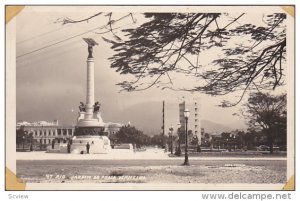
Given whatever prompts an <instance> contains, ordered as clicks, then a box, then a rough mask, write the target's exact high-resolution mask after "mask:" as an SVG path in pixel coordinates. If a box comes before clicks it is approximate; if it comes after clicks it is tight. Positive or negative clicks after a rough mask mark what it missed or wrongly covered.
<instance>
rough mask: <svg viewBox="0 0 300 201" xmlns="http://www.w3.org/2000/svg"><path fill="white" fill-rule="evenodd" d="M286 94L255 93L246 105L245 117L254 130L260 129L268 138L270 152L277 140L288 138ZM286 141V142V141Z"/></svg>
mask: <svg viewBox="0 0 300 201" xmlns="http://www.w3.org/2000/svg"><path fill="white" fill-rule="evenodd" d="M286 104H287V99H286V94H281V95H277V96H276V95H271V94H269V93H265V94H264V93H260V92H258V93H253V94H251V95H250V97H249V99H248V103H246V104H245V105H244V112H245V113H244V116H245V117H246V118H247V119H248V123H249V125H250V127H252V128H257V127H258V128H260V129H261V130H262V132H264V133H265V134H266V136H267V140H268V142H269V144H270V151H271V153H272V152H273V144H274V141H275V140H276V139H281V140H282V138H286V134H287V133H286V132H287V130H286V126H287V124H286V123H287V111H286ZM285 141H286V140H285Z"/></svg>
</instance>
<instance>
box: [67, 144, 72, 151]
mask: <svg viewBox="0 0 300 201" xmlns="http://www.w3.org/2000/svg"><path fill="white" fill-rule="evenodd" d="M67 148H68V153H71V143H70V142H68V144H67Z"/></svg>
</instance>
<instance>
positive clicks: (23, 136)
mask: <svg viewBox="0 0 300 201" xmlns="http://www.w3.org/2000/svg"><path fill="white" fill-rule="evenodd" d="M22 138H23V151H24V144H25V136H24V135H23V137H22Z"/></svg>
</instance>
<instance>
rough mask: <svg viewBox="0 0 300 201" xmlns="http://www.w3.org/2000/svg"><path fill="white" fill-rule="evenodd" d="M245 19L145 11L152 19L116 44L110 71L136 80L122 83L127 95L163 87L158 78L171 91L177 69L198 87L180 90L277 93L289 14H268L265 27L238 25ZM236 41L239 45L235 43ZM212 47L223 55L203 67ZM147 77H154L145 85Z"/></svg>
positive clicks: (212, 14) (215, 15)
mask: <svg viewBox="0 0 300 201" xmlns="http://www.w3.org/2000/svg"><path fill="white" fill-rule="evenodd" d="M245 15H247V14H245V13H242V14H240V15H237V16H235V17H231V16H229V14H226V13H146V14H145V17H146V18H148V19H149V21H147V22H145V23H143V24H142V25H140V26H139V27H137V28H134V29H126V30H123V31H124V32H125V35H126V37H127V38H128V39H127V40H123V41H121V42H118V41H114V42H112V44H113V45H112V49H114V50H115V51H116V52H117V53H116V54H115V55H114V56H113V57H111V58H110V60H111V62H112V63H111V66H112V68H115V69H116V71H117V72H120V73H121V74H132V75H134V76H135V77H136V80H134V81H124V82H122V83H119V84H120V85H121V86H122V87H123V88H124V89H125V90H128V91H131V90H144V89H148V88H150V87H152V86H154V85H159V84H160V85H162V86H165V85H163V83H162V82H160V79H161V77H162V76H166V77H168V79H169V82H170V83H171V85H168V86H167V88H172V83H173V81H172V78H171V77H170V74H169V73H170V72H172V71H174V72H177V73H182V74H184V75H188V76H193V77H195V78H198V80H199V81H198V84H199V86H195V87H193V88H187V86H182V87H181V88H180V90H188V91H202V92H205V93H208V94H212V95H224V94H228V93H230V92H233V91H237V90H243V91H246V90H248V89H253V88H258V89H275V88H276V87H277V86H280V85H282V84H283V83H284V82H283V79H282V77H283V75H284V73H283V71H284V67H283V63H284V61H285V53H286V34H285V32H286V27H285V23H284V21H285V18H286V15H285V14H282V13H281V14H273V15H266V16H265V17H264V19H262V20H264V22H265V24H264V26H261V25H255V24H251V23H249V24H248V23H247V24H241V25H239V24H238V21H239V20H240V19H241V18H243V17H244V16H245ZM237 24H238V25H237ZM236 39H238V40H239V42H238V44H233V42H232V41H233V40H236ZM209 49H219V50H220V51H221V52H222V55H223V56H222V57H221V58H215V59H214V60H213V61H212V63H211V64H210V65H208V66H203V65H202V64H201V55H202V53H203V52H205V51H208V50H209ZM145 77H150V78H153V79H152V81H151V82H150V83H145V82H143V81H142V78H145ZM201 80H204V81H205V82H203V81H202V82H201ZM163 88H165V87H163ZM175 90H177V89H175Z"/></svg>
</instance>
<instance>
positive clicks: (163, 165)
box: [17, 148, 287, 184]
mask: <svg viewBox="0 0 300 201" xmlns="http://www.w3.org/2000/svg"><path fill="white" fill-rule="evenodd" d="M203 154H204V153H203ZM183 162H184V158H183V157H170V156H169V153H166V152H164V150H163V149H158V148H149V149H147V150H146V151H143V152H133V151H132V150H117V149H112V150H111V152H110V153H109V154H83V155H79V154H63V153H45V152H18V153H17V176H18V177H19V178H20V179H22V180H24V181H25V182H29V183H49V182H50V183H82V182H87V183H218V184H220V183H229V184H230V183H266V184H272V183H273V184H277V183H282V184H283V183H285V182H286V179H287V178H286V172H287V159H286V157H284V156H278V155H277V156H276V155H273V156H270V155H265V154H264V155H257V154H255V155H253V154H248V155H245V154H244V155H227V156H226V154H225V156H224V155H222V156H221V155H220V154H219V155H218V154H211V155H210V156H207V155H204V156H201V155H199V156H195V157H190V158H189V162H190V165H189V166H183V165H182V164H183Z"/></svg>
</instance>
